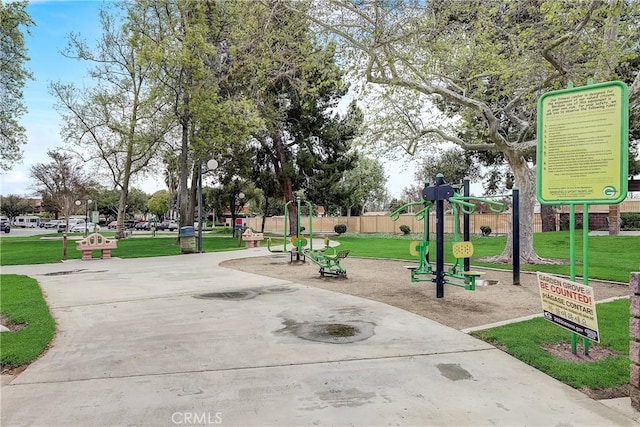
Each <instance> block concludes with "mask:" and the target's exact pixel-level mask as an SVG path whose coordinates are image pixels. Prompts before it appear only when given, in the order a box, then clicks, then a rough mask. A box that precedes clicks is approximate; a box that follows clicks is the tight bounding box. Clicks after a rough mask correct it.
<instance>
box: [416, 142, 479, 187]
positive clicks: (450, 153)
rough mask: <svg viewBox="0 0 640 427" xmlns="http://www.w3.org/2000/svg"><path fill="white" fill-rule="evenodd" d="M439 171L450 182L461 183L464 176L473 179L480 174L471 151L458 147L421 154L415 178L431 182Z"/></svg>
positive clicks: (422, 181) (434, 180) (421, 181)
mask: <svg viewBox="0 0 640 427" xmlns="http://www.w3.org/2000/svg"><path fill="white" fill-rule="evenodd" d="M439 173H441V174H442V175H444V179H445V181H446V182H448V183H450V184H461V183H462V180H463V179H464V178H465V177H467V178H469V179H470V180H471V181H474V180H476V179H478V178H480V176H481V175H480V170H479V168H478V167H477V166H476V164H475V162H474V158H473V157H472V155H471V153H469V152H465V151H464V150H461V149H460V148H450V149H448V150H445V151H442V152H440V153H436V154H431V155H426V156H423V157H422V158H421V160H420V162H419V164H418V167H417V170H416V173H415V178H416V180H417V181H418V182H419V183H424V182H428V183H430V184H433V183H434V182H436V176H437V175H438V174H439Z"/></svg>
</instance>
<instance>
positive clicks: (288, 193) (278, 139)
mask: <svg viewBox="0 0 640 427" xmlns="http://www.w3.org/2000/svg"><path fill="white" fill-rule="evenodd" d="M273 143H274V145H275V148H276V150H275V151H276V156H277V163H278V165H277V167H276V168H275V169H276V173H279V174H280V181H281V182H282V186H283V188H282V189H283V193H284V201H285V203H287V202H291V203H290V204H289V206H288V216H289V235H290V236H295V234H296V232H297V230H298V216H297V206H294V203H295V200H294V197H293V182H292V181H291V177H290V176H288V175H287V173H286V170H287V168H286V167H285V165H286V164H287V161H288V160H287V152H286V149H285V147H284V143H283V141H282V133H280V132H278V133H275V136H274V137H273Z"/></svg>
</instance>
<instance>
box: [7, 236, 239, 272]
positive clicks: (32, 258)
mask: <svg viewBox="0 0 640 427" xmlns="http://www.w3.org/2000/svg"><path fill="white" fill-rule="evenodd" d="M104 234H105V235H106V236H109V234H112V233H104ZM41 237H42V236H31V237H2V238H0V265H21V264H46V263H55V262H60V260H62V255H63V243H62V240H42V239H41ZM48 237H61V236H60V235H59V234H51V235H48ZM202 249H203V251H204V252H219V251H229V250H237V249H242V248H238V241H237V240H236V239H233V238H232V237H231V236H230V235H221V234H213V235H209V234H204V235H203V239H202ZM180 253H181V249H180V245H179V244H178V239H177V234H176V235H173V236H167V237H165V236H162V237H151V236H149V237H140V238H138V237H134V238H128V239H121V240H118V248H117V249H114V250H112V251H111V256H114V257H119V258H143V257H155V256H167V255H179V254H180ZM98 256H99V251H96V252H95V253H94V257H98ZM81 257H82V252H80V251H78V250H76V243H75V240H70V239H69V240H67V259H80V258H81Z"/></svg>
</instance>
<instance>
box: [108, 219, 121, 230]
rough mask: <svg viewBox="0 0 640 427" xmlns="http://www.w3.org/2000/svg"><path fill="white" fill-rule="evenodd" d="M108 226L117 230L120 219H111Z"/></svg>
mask: <svg viewBox="0 0 640 427" xmlns="http://www.w3.org/2000/svg"><path fill="white" fill-rule="evenodd" d="M107 228H108V229H109V230H115V229H116V228H118V221H111V222H110V223H109V224H108V225H107Z"/></svg>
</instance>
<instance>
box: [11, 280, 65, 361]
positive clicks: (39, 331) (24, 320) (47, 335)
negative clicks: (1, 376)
mask: <svg viewBox="0 0 640 427" xmlns="http://www.w3.org/2000/svg"><path fill="white" fill-rule="evenodd" d="M0 312H1V313H2V315H3V316H5V317H7V318H8V319H9V323H14V324H18V325H25V327H24V328H23V329H20V330H17V331H14V332H3V333H2V336H1V337H2V338H1V339H2V345H0V366H2V368H3V369H4V368H12V367H15V366H20V365H24V364H27V363H30V362H32V361H34V360H35V359H36V358H37V357H38V356H39V355H40V353H42V351H43V350H44V349H45V347H46V346H47V345H48V344H49V342H50V341H51V339H52V338H53V334H54V332H55V322H54V320H53V318H52V317H51V315H50V314H49V308H48V307H47V304H46V303H45V301H44V298H43V297H42V292H41V291H40V287H39V286H38V282H37V281H36V280H35V279H32V278H30V277H26V276H18V275H13V274H3V275H0Z"/></svg>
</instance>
